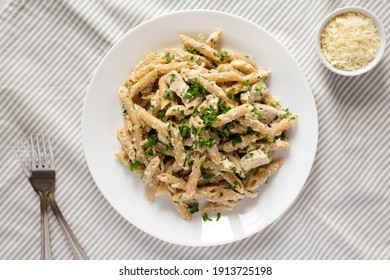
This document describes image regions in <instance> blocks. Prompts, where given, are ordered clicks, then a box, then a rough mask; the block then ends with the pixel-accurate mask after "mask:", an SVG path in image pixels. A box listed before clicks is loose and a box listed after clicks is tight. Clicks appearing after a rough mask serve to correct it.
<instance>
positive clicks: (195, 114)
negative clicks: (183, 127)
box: [193, 107, 200, 117]
mask: <svg viewBox="0 0 390 280" xmlns="http://www.w3.org/2000/svg"><path fill="white" fill-rule="evenodd" d="M199 113H200V112H199V110H198V107H196V108H195V109H194V113H193V115H194V117H196V116H197V115H199Z"/></svg>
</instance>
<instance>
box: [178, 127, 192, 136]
mask: <svg viewBox="0 0 390 280" xmlns="http://www.w3.org/2000/svg"><path fill="white" fill-rule="evenodd" d="M179 131H180V134H181V136H182V137H187V136H188V135H189V134H190V128H189V127H188V126H186V125H180V126H179Z"/></svg>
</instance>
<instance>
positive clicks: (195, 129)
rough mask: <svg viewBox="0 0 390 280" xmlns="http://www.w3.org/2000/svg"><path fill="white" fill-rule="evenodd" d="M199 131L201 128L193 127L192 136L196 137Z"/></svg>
mask: <svg viewBox="0 0 390 280" xmlns="http://www.w3.org/2000/svg"><path fill="white" fill-rule="evenodd" d="M201 130H202V128H196V127H193V128H192V134H193V135H194V136H197V135H198V134H199V132H200V131H201Z"/></svg>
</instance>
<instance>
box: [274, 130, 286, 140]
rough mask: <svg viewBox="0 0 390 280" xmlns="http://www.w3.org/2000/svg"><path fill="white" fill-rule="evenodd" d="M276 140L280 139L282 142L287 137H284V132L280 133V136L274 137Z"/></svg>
mask: <svg viewBox="0 0 390 280" xmlns="http://www.w3.org/2000/svg"><path fill="white" fill-rule="evenodd" d="M275 138H276V139H282V140H285V139H287V135H286V131H285V130H284V131H282V133H280V135H278V136H276V137H275Z"/></svg>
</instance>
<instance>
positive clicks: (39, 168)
mask: <svg viewBox="0 0 390 280" xmlns="http://www.w3.org/2000/svg"><path fill="white" fill-rule="evenodd" d="M39 138H41V139H39ZM40 143H41V144H40ZM19 147H20V148H19V153H18V151H17V146H14V147H13V149H14V152H15V154H16V156H17V159H18V161H19V163H20V164H21V166H22V168H23V170H24V172H25V174H26V176H27V178H28V179H29V181H30V183H31V185H32V186H33V188H34V190H35V191H36V192H37V193H38V194H39V196H40V200H41V228H42V238H41V258H42V259H51V253H50V238H49V226H48V216H47V204H49V205H50V207H51V209H52V210H53V213H54V216H55V217H56V219H57V221H58V223H59V224H60V228H61V229H62V231H63V233H64V234H65V237H66V240H67V242H68V245H69V247H70V248H71V250H72V253H73V256H74V258H75V259H81V260H87V259H88V257H87V255H86V254H85V252H84V251H83V249H82V247H81V245H80V244H79V243H78V241H77V239H76V237H75V236H74V234H73V232H72V230H71V229H70V227H69V225H68V223H67V222H66V220H65V218H64V216H63V215H62V213H61V211H60V209H59V207H58V205H57V203H56V201H55V199H54V196H53V192H54V186H55V180H56V179H55V178H56V171H55V163H54V153H53V148H52V145H51V141H50V137H49V136H48V135H47V134H45V135H44V134H41V137H39V136H38V135H35V141H34V137H33V136H32V135H31V136H30V142H29V141H28V140H27V139H24V141H23V142H22V143H21V144H19ZM28 147H29V149H28ZM23 148H24V149H25V150H27V151H28V150H30V153H27V155H26V153H25V152H23ZM28 155H30V158H29V157H28ZM23 156H24V157H23ZM29 159H31V165H30V166H31V169H30V168H29Z"/></svg>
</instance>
